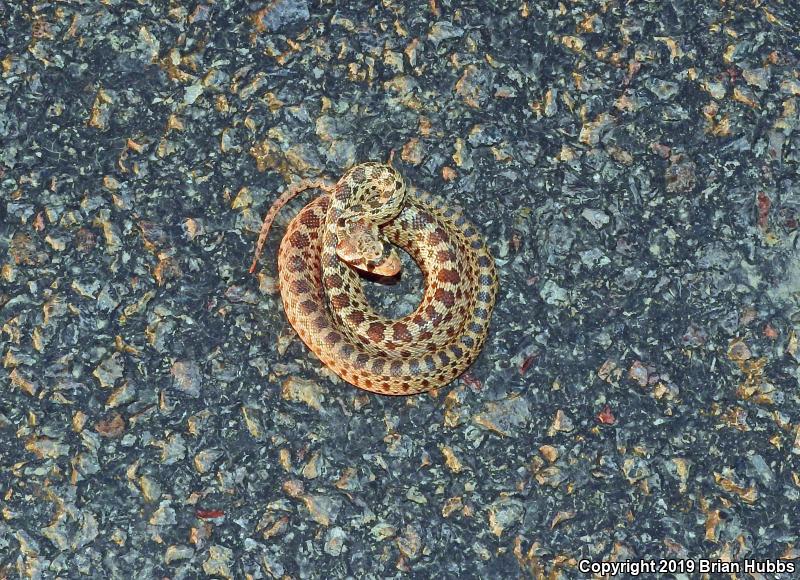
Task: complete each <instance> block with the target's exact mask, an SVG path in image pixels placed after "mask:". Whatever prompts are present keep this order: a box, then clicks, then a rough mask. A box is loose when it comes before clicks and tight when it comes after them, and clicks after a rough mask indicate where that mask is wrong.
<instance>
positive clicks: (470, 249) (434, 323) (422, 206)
mask: <svg viewBox="0 0 800 580" xmlns="http://www.w3.org/2000/svg"><path fill="white" fill-rule="evenodd" d="M387 167H388V166H384V165H380V164H364V165H361V166H357V167H356V168H354V169H351V170H350V171H349V172H348V173H346V174H345V176H343V177H342V179H341V180H340V181H339V182H338V183H337V184H336V186H335V187H332V188H331V190H330V192H329V193H328V194H326V195H322V196H319V197H317V198H316V199H315V200H314V201H312V202H311V203H310V204H308V205H307V206H305V207H304V208H303V209H302V210H301V211H300V212H299V213H298V214H297V215H296V216H295V218H294V219H293V220H292V222H291V223H290V225H289V227H288V229H287V231H286V234H285V235H284V237H283V240H282V242H281V245H280V250H279V253H278V278H279V285H280V291H281V298H282V300H283V305H284V308H285V311H286V315H287V317H288V319H289V322H290V323H291V325H292V326H293V327H294V329H295V330H296V331H297V333H298V334H299V336H300V338H301V339H302V340H303V342H304V343H305V344H306V345H307V346H308V347H309V348H310V349H311V350H312V351H313V352H314V353H315V354H316V355H317V357H319V359H320V360H322V362H323V363H324V364H325V365H327V366H328V367H330V368H331V369H332V370H333V371H334V372H335V373H336V374H337V375H339V376H340V377H341V378H343V379H344V380H346V381H347V382H349V383H351V384H353V385H355V386H357V387H360V388H362V389H366V390H368V391H372V392H375V393H380V394H386V395H408V394H414V393H419V392H423V391H427V390H430V389H433V388H436V387H441V386H444V385H446V384H448V383H450V382H451V381H452V380H454V379H455V378H456V377H458V376H459V375H460V374H461V373H462V372H464V370H465V369H466V368H467V367H468V366H469V365H470V364H471V363H472V362H473V361H474V360H475V358H476V357H477V356H478V354H479V352H480V350H481V347H482V346H483V343H484V341H485V339H486V336H487V333H488V329H489V320H490V318H491V314H492V310H493V308H494V303H495V297H496V294H497V275H496V271H495V265H494V260H493V259H492V257H491V255H490V254H489V252H488V250H487V249H486V246H485V244H484V242H483V239H482V237H481V235H480V234H479V232H478V231H477V229H476V228H475V227H474V226H473V225H472V224H470V223H469V222H468V221H467V220H466V218H465V217H464V216H463V215H462V213H461V212H460V211H458V210H456V209H454V208H452V207H445V205H444V201H443V200H441V199H439V198H437V197H435V196H433V195H430V194H427V193H412V192H408V193H405V192H403V193H404V198H403V202H402V204H401V205H400V206H399V212H398V213H396V214H395V215H394V217H392V218H391V219H389V220H388V221H386V222H385V223H382V224H381V225H380V230H379V232H380V233H379V235H381V236H385V238H386V239H387V240H388V242H390V243H391V244H393V245H395V246H399V247H401V248H403V249H405V250H406V251H407V252H408V253H409V254H410V255H411V257H412V258H413V259H414V261H415V262H416V263H417V264H418V265H419V267H420V269H421V270H422V273H423V275H424V278H425V290H424V294H423V298H422V300H421V302H420V304H419V305H418V306H417V308H416V309H415V310H414V311H413V312H412V313H410V314H408V315H406V316H404V317H402V318H399V319H392V318H387V317H385V316H383V315H381V314H379V313H378V312H376V311H375V310H374V309H373V308H372V307H371V306H370V305H369V303H368V301H367V298H366V297H365V295H364V291H363V288H362V285H361V279H360V276H359V274H358V273H357V271H356V269H355V268H354V267H352V264H348V263H346V262H345V261H344V260H342V259H340V256H341V255H342V253H343V252H344V251H345V249H343V245H344V246H346V245H347V244H343V242H342V238H343V237H344V236H343V234H342V232H343V231H344V230H343V228H345V226H343V225H342V224H343V223H351V222H353V221H354V220H356V221H357V223H358V225H359V226H360V227H361V229H362V230H365V231H367V230H369V226H367V225H362V223H361V221H358V220H359V219H360V218H359V217H358V216H359V215H360V214H358V213H357V211H354V210H353V207H352V206H353V205H354V202H353V196H355V197H356V201H359V200H361V201H362V202H363V204H364V207H371V208H372V209H371V210H370V211H372V212H373V213H377V212H378V211H380V210H379V208H378V206H379V205H380V204H373V205H369V204H370V203H372V202H370V201H363V200H365V199H367V198H368V197H367V194H368V193H369V191H368V192H366V193H364V192H362V191H357V190H356V188H370V187H371V184H370V179H372V180H375V179H378V178H382V179H383V180H384V183H383V185H384V186H385V187H388V185H387V182H386V179H388V178H386V177H385V175H384V174H385V172H387V171H388V169H386V168H387ZM391 171H392V172H393V173H392V175H393V176H394V175H395V174H396V172H395V170H394V169H391ZM398 175H399V174H398ZM395 179H399V177H396V178H395ZM389 185H392V186H395V185H396V184H389ZM396 187H397V189H400V186H399V185H396ZM383 203H393V201H390V202H383ZM355 206H356V207H355V210H358V209H359V207H361V206H359V204H357V203H356V204H355ZM337 224H338V227H337ZM346 231H348V232H355V233H353V234H352V236H353V238H354V239H355V240H356V242H358V241H361V238H362V237H363V238H364V239H366V240H367V241H369V242H371V241H372V238H371V237H369V235H368V234H365V235H364V236H360V234H359V232H360V230H359V229H358V228H357V227H355V226H353V227H349V229H346ZM372 231H373V233H374V232H375V231H378V230H375V229H374V227H373V230H372ZM359 236H360V237H359ZM347 242H348V243H349V240H347ZM354 244H355V242H354ZM362 245H363V244H362ZM337 251H338V252H339V253H338V255H337Z"/></svg>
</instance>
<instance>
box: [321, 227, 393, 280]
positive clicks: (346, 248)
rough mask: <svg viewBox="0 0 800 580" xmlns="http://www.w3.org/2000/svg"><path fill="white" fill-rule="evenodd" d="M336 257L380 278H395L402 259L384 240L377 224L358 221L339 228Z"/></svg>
mask: <svg viewBox="0 0 800 580" xmlns="http://www.w3.org/2000/svg"><path fill="white" fill-rule="evenodd" d="M336 255H337V256H339V259H341V260H342V261H344V262H347V263H348V264H350V265H351V266H353V267H354V268H357V269H359V270H361V271H363V272H369V273H372V274H377V275H379V276H395V275H396V274H397V273H398V272H399V271H400V258H399V257H398V255H397V252H396V251H395V250H394V248H393V247H392V246H391V245H390V244H389V243H387V242H385V241H384V240H383V236H382V235H381V233H380V230H379V229H378V226H377V225H376V224H374V223H373V224H370V223H367V222H366V221H364V220H358V221H355V222H351V223H348V224H345V225H344V226H343V227H340V228H339V241H338V242H337V244H336Z"/></svg>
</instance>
